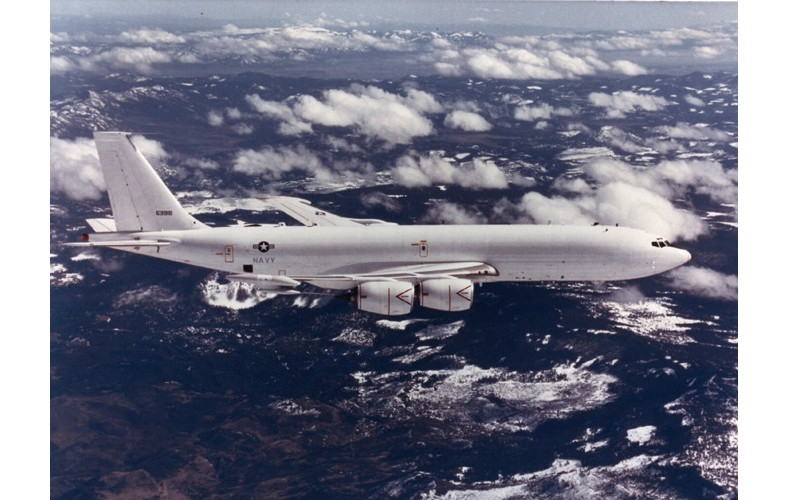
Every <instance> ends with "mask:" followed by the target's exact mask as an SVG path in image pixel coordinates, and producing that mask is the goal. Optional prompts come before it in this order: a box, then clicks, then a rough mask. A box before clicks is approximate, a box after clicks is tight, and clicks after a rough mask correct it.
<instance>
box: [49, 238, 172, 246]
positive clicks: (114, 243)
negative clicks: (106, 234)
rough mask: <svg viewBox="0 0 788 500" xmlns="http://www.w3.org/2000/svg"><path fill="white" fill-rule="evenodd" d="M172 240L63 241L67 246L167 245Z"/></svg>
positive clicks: (170, 243)
mask: <svg viewBox="0 0 788 500" xmlns="http://www.w3.org/2000/svg"><path fill="white" fill-rule="evenodd" d="M172 243H173V242H172V241H157V240H109V241H76V242H73V243H64V245H65V246H67V247H167V246H170V245H172Z"/></svg>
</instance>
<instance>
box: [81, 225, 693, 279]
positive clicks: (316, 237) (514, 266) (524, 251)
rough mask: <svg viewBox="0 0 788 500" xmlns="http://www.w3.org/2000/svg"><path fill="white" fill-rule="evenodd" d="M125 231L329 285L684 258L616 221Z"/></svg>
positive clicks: (201, 257) (180, 252)
mask: <svg viewBox="0 0 788 500" xmlns="http://www.w3.org/2000/svg"><path fill="white" fill-rule="evenodd" d="M116 237H117V236H116ZM128 238H130V239H133V238H141V239H144V240H152V239H153V240H155V239H162V240H170V241H173V242H177V243H176V244H173V245H170V246H162V247H140V248H134V247H124V248H118V249H120V250H126V251H130V252H133V253H140V254H148V255H151V256H154V257H158V258H163V259H168V260H172V261H176V262H182V263H185V264H190V265H196V266H200V267H205V268H209V269H214V270H218V271H223V272H229V273H253V274H265V275H274V276H288V277H291V278H294V279H296V280H299V281H306V282H309V283H312V284H315V285H318V286H322V287H324V288H335V289H343V288H350V287H352V286H353V282H352V281H347V282H345V281H342V280H339V281H337V280H325V279H320V277H325V276H333V275H362V274H365V273H370V272H379V271H380V270H381V269H386V268H391V267H396V266H412V265H422V264H437V263H449V262H481V263H486V264H488V265H489V266H492V268H494V270H495V272H489V273H486V274H480V275H479V276H476V277H473V278H471V279H472V280H473V281H475V282H495V281H545V280H547V281H614V280H628V279H635V278H642V277H645V276H650V275H654V274H658V273H661V272H664V271H667V270H669V269H672V268H674V267H677V266H679V265H681V264H684V263H685V262H687V261H688V260H689V258H690V257H689V253H688V252H686V251H685V250H681V249H677V248H674V247H670V246H664V247H660V246H656V245H653V243H654V241H655V240H656V239H657V237H656V236H654V235H652V234H649V233H647V232H644V231H641V230H637V229H631V228H626V227H614V226H560V225H483V226H481V225H471V226H455V225H437V226H436V225H416V226H393V225H392V226H363V227H303V226H296V227H291V226H284V225H279V226H271V225H266V226H257V227H223V228H206V229H198V230H185V231H162V232H149V231H146V232H138V233H130V234H129V235H128ZM100 239H101V235H100V234H97V235H94V240H96V241H97V240H100ZM406 281H408V280H407V279H406ZM410 281H412V282H416V281H418V279H413V280H410Z"/></svg>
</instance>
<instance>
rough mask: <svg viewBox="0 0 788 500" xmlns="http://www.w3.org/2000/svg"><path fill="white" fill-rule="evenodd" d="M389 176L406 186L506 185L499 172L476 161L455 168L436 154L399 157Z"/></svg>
mask: <svg viewBox="0 0 788 500" xmlns="http://www.w3.org/2000/svg"><path fill="white" fill-rule="evenodd" d="M391 173H392V179H393V180H394V182H395V183H397V184H401V185H403V186H407V187H423V186H433V185H438V184H456V185H459V186H462V187H466V188H470V189H504V188H506V187H507V186H508V181H507V179H506V174H505V173H504V172H503V170H501V169H500V168H498V166H497V165H495V163H493V162H491V161H484V160H481V159H479V158H476V159H474V160H473V161H471V162H465V163H462V164H460V165H455V164H454V163H452V162H450V161H448V160H446V159H444V158H441V157H440V156H437V155H430V156H419V157H414V156H413V155H409V156H403V157H400V158H399V159H398V160H397V165H396V167H395V168H394V169H393V170H392V172H391Z"/></svg>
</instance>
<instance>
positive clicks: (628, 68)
mask: <svg viewBox="0 0 788 500" xmlns="http://www.w3.org/2000/svg"><path fill="white" fill-rule="evenodd" d="M610 66H612V68H613V69H614V70H616V71H617V72H618V73H621V74H622V75H626V76H638V75H645V74H647V73H648V70H647V69H646V68H644V67H643V66H640V65H639V64H635V63H633V62H631V61H623V60H622V61H613V62H612V63H610Z"/></svg>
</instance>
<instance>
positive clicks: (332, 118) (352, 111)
mask: <svg viewBox="0 0 788 500" xmlns="http://www.w3.org/2000/svg"><path fill="white" fill-rule="evenodd" d="M247 102H249V104H250V105H251V106H252V107H253V108H254V109H255V110H257V111H258V112H260V113H263V114H265V115H267V116H271V117H274V118H277V119H279V120H281V121H282V124H281V125H280V129H279V131H280V133H283V134H288V135H294V134H298V133H308V132H311V131H312V127H313V126H314V125H321V126H325V127H349V128H351V129H353V130H354V131H355V132H356V133H358V134H360V135H363V136H366V137H368V138H370V139H378V140H382V141H384V142H386V143H389V144H407V143H409V142H411V141H412V140H413V138H414V137H422V136H426V135H430V134H432V133H433V131H434V129H433V126H432V122H431V121H430V119H429V118H428V117H427V116H426V115H427V114H431V113H437V112H440V111H441V110H442V109H443V107H442V106H441V105H440V104H439V103H438V101H437V100H436V99H435V97H433V96H432V95H431V94H429V93H427V92H423V91H421V90H417V89H413V88H409V89H406V90H405V93H404V95H402V94H400V95H398V94H393V93H391V92H387V91H385V90H383V89H381V88H378V87H375V86H363V85H358V84H354V85H351V86H350V88H349V89H348V90H339V89H331V90H327V91H325V92H323V94H322V96H321V98H320V99H318V98H316V97H313V96H310V95H303V96H298V97H294V98H292V99H289V100H288V101H287V102H285V103H278V102H272V101H266V100H263V99H262V98H260V97H259V96H256V95H253V96H247Z"/></svg>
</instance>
